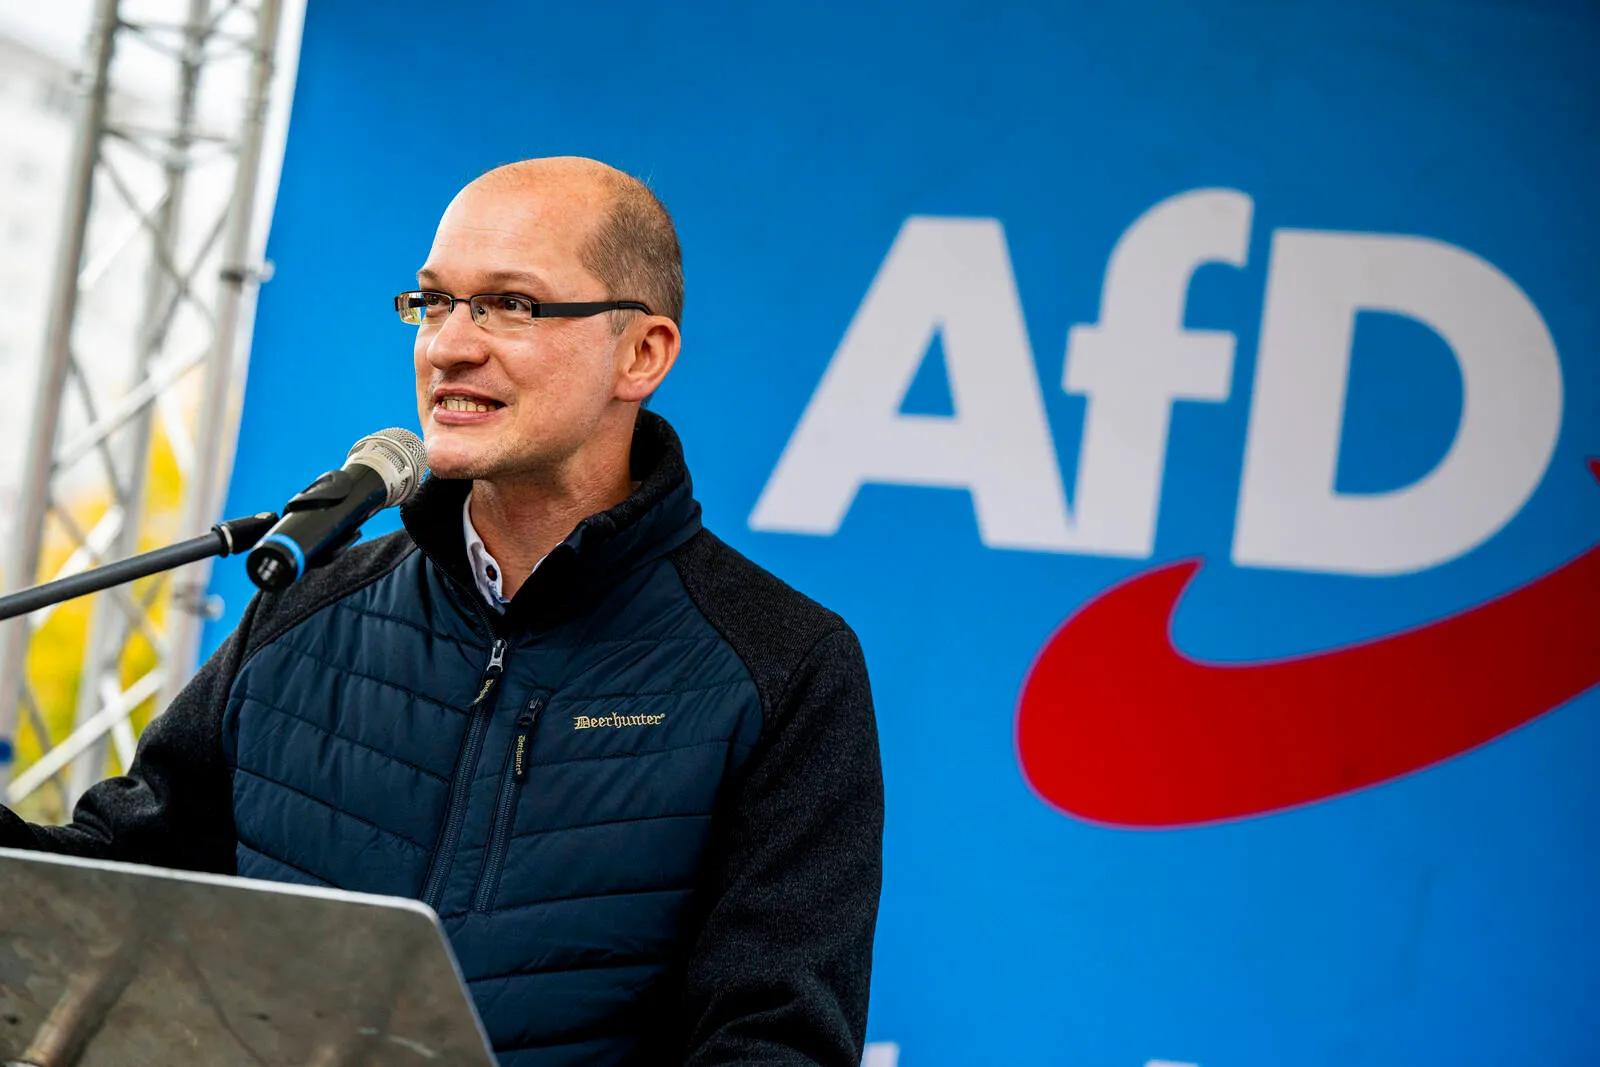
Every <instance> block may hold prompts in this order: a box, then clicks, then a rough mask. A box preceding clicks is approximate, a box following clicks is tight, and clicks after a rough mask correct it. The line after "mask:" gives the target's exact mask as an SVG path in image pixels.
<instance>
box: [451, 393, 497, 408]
mask: <svg viewBox="0 0 1600 1067" xmlns="http://www.w3.org/2000/svg"><path fill="white" fill-rule="evenodd" d="M439 406H440V407H442V408H444V409H445V410H446V411H493V410H494V409H493V408H491V407H490V406H489V405H488V404H480V403H478V402H477V401H475V400H468V399H467V398H466V397H464V396H444V397H440V398H439Z"/></svg>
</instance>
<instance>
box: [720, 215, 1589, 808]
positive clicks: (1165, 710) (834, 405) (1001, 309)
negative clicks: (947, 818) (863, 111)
mask: <svg viewBox="0 0 1600 1067" xmlns="http://www.w3.org/2000/svg"><path fill="white" fill-rule="evenodd" d="M1251 213H1252V204H1251V201H1250V199H1249V197H1247V196H1246V195H1244V194H1243V193H1240V192H1236V191H1233V190H1225V189H1204V190H1198V191H1194V192H1188V193H1184V194H1182V195H1179V196H1175V197H1172V198H1171V199H1169V200H1166V201H1163V202H1162V203H1160V204H1158V205H1156V206H1155V207H1154V208H1152V209H1150V210H1149V211H1148V212H1146V213H1145V214H1144V215H1142V216H1141V217H1140V218H1139V219H1138V220H1137V221H1135V222H1134V223H1133V225H1132V226H1130V227H1129V228H1128V230H1127V231H1126V232H1125V233H1124V234H1123V235H1122V237H1121V238H1120V239H1119V240H1118V242H1117V244H1116V247H1115V249H1114V250H1113V251H1112V254H1111V260H1110V263H1109V265H1108V266H1107V269H1106V276H1105V283H1104V288H1103V292H1102V294H1101V304H1100V321H1099V322H1097V323H1095V324H1093V325H1086V326H1078V327H1075V328H1073V329H1072V331H1071V333H1070V336H1069V338H1068V342H1067V357H1066V365H1065V368H1064V370H1063V373H1062V377H1061V386H1062V388H1063V389H1064V390H1066V391H1067V392H1068V393H1074V394H1079V395H1082V396H1083V397H1085V398H1086V400H1087V405H1086V409H1087V410H1086V416H1085V419H1084V426H1083V439H1082V447H1081V450H1080V460H1079V467H1078V471H1077V485H1076V491H1075V493H1074V495H1073V505H1074V506H1073V511H1072V513H1070V514H1069V512H1068V509H1067V506H1066V502H1065V496H1064V491H1063V486H1062V484H1061V480H1060V476H1059V473H1058V467H1057V463H1056V459H1055V454H1054V448H1053V445H1052V442H1051V440H1050V433H1049V429H1048V426H1047V422H1046V419H1045V414H1044V403H1043V395H1042V393H1041V389H1040V386H1039V382H1038V380H1037V378H1036V376H1035V371H1034V366H1035V364H1034V360H1033V354H1032V353H1031V352H1030V351H1029V347H1028V340H1027V334H1026V330H1025V329H1024V326H1023V320H1022V309H1021V306H1020V304H1019V301H1018V298H1017V292H1016V285H1015V282H1014V280H1013V276H1012V271H1011V264H1010V259H1009V256H1008V254H1007V251H1006V247H1005V238H1004V235H1003V234H1002V232H1001V229H1000V225H999V223H998V222H996V221H994V220H992V219H932V218H913V219H909V220H908V221H907V222H906V223H905V225H904V226H903V227H902V229H901V231H900V234H899V236H898V237H897V238H896V239H895V242H894V246H893V247H892V248H891V249H890V251H889V255H888V257H887V258H886V259H885V260H884V262H883V265H882V267H881V268H880V269H879V271H878V275H877V277H876V278H875V279H874V281H873V283H872V286H871V288H870V289H869V291H868V293H867V296H866V298H865V300H864V301H863V302H862V305H861V307H860V309H859V310H858V311H857V313H856V316H855V318H854V320H853V321H852V322H851V324H850V327H849V329H848V331H847V332H846V334H845V338H844V341H843V343H842V344H841V345H840V347H839V350H838V352H837V353H836V354H835V356H834V358H833V361H832V363H831V364H830V365H829V366H828V369H827V372H826V373H825V374H824V376H823V380H822V382H821V384H820V385H819V386H818V388H817V390H816V393H815V394H814V395H813V396H812V398H811V402H810V404H809V406H808V407H807V408H806V411H805V414H804V416H803V417H802V419H801V421H800V424H799V426H798V427H797V429H796V430H795V433H794V435H793V437H792V438H791V439H790V441H789V443H788V446H787V448H786V449H785V451H784V453H783V456H782V458H781V459H780V461H779V463H778V466H777V469H776V470H775V471H774V473H773V475H772V478H771V479H770V481H769V482H768V484H767V486H766V489H765V490H764V492H763V493H762V495H761V498H760V500H759V501H758V503H757V505H756V508H755V511H754V513H753V514H752V515H751V519H750V524H751V526H753V527H755V528H756V529H764V530H788V531H795V532H804V533H814V534H831V533H833V532H834V531H836V530H837V529H838V528H839V525H840V523H841V522H842V521H843V518H844V516H845V514H846V512H847V511H848V510H849V508H850V505H851V503H852V501H853V500H854V498H855V494H856V493H857V491H858V490H859V489H860V487H861V485H862V484H864V483H866V482H874V481H875V482H891V483H899V484H906V485H931V486H951V487H958V488H965V489H967V490H968V491H969V492H970V493H971V496H972V502H973V508H974V510H975V511H976V513H977V519H978V528H979V536H980V537H981V539H982V540H983V542H984V543H985V544H986V545H990V546H993V547H1005V548H1018V549H1031V550H1036V551H1048V552H1079V553H1098V554H1105V555H1112V556H1124V557H1132V558H1147V557H1149V556H1150V555H1151V552H1152V547H1153V545H1154V542H1155V525H1156V516H1157V513H1158V511H1159V503H1160V496H1161V486H1162V476H1163V472H1164V465H1165V459H1166V452H1167V436H1168V427H1169V424H1170V420H1171V413H1172V406H1173V405H1174V404H1176V403H1177V402H1179V401H1188V402H1193V403H1217V402H1220V401H1223V400H1226V399H1227V398H1228V395H1229V391H1230V389H1231V382H1232V378H1233V359H1234V344H1235V339H1234V336H1233V335H1232V334H1230V333H1224V332H1205V331H1191V330H1186V329H1185V328H1184V326H1183V321H1184V308H1185V304H1186V302H1187V299H1188V290H1189V282H1190V279H1191V277H1192V276H1193V274H1194V272H1195V270H1196V269H1197V268H1199V267H1200V266H1202V265H1205V264H1208V263H1225V264H1231V265H1233V266H1235V267H1242V266H1243V265H1244V264H1245V256H1246V250H1247V248H1248V246H1249V237H1250V226H1251ZM1363 310H1375V311H1383V312H1389V313H1393V314H1397V315H1404V316H1409V317H1410V318H1413V319H1416V320H1417V321H1419V322H1421V323H1423V324H1424V325H1426V326H1427V327H1429V328H1430V329H1432V330H1433V331H1434V332H1435V333H1437V334H1438V335H1439V336H1440V337H1441V338H1443V340H1444V341H1445V342H1446V344H1448V345H1449V347H1450V349H1451V352H1452V353H1453V355H1454V357H1455V360H1456V362H1457V364H1458V366H1459V369H1460V374H1461V380H1462V386H1463V403H1462V410H1461V414H1460V416H1459V421H1458V425H1457V427H1456V432H1455V437H1454V440H1453V443H1452V444H1451V446H1450V449H1449V451H1448V452H1447V453H1446V454H1445V456H1444V457H1443V458H1442V459H1441V460H1440V461H1439V462H1438V463H1437V464H1436V465H1435V466H1434V468H1433V469H1432V470H1431V471H1429V472H1427V473H1426V474H1425V475H1423V476H1422V477H1420V478H1419V479H1417V480H1416V481H1414V482H1412V483H1411V484H1410V485H1407V486H1404V487H1401V488H1398V489H1394V490H1391V491H1388V492H1382V493H1361V494H1354V493H1340V492H1338V491H1336V489H1335V472H1336V468H1337V465H1338V460H1339V453H1340V447H1341V441H1340V433H1341V427H1342V425H1343V416H1344V404H1345V394H1346V390H1347V386H1348V376H1349V369H1350V349H1351V341H1352V335H1353V330H1354V321H1355V317H1356V315H1357V313H1359V312H1361V311H1363ZM935 331H939V332H941V333H942V336H943V340H944V348H945V362H946V365H947V371H948V374H949V384H950V395H951V398H952V401H953V404H954V414H953V416H950V417H942V418H939V417H929V416H917V415H903V414H901V413H900V412H899V408H900V405H901V402H902V400H903V398H904V396H905V394H906V391H907V389H908V388H909V387H910V384H911V382H912V379H913V378H914V376H915V374H916V372H917V369H918V366H919V364H920V363H921V361H922V360H923V358H924V356H925V353H926V351H927V348H928V345H929V342H930V341H931V340H932V338H933V335H934V332H935ZM1562 403H1563V399H1562V380H1561V367H1560V363H1559V361H1558V358H1557V355H1556V350H1555V345H1554V344H1553V342H1552V341H1551V338H1550V334H1549V331H1548V330H1547V329H1546V328H1545V324H1544V322H1543V320H1542V319H1541V317H1540V315H1539V313H1538V311H1536V310H1535V308H1534V306H1533V304H1532V303H1531V302H1530V301H1529V300H1528V298H1527V296H1526V295H1524V294H1523V292H1522V290H1521V289H1519V288H1518V287H1517V285H1516V284H1515V283H1514V282H1512V281H1511V279H1509V278H1507V277H1506V276H1505V275H1504V274H1502V273H1501V272H1500V271H1498V270H1496V269H1495V268H1494V267H1493V266H1492V265H1490V264H1489V263H1486V262H1484V261H1483V260H1482V259H1480V258H1478V257H1477V256H1475V255H1473V254H1472V253H1470V252H1467V251H1464V250H1463V249H1460V248H1456V247H1454V246H1452V245H1448V244H1444V243H1442V242H1439V241H1434V240H1429V239H1427V238H1422V237H1399V236H1390V235H1383V234H1369V233H1333V232H1323V231H1311V230H1291V229H1281V230H1277V231H1275V232H1274V233H1273V237H1272V242H1271V260H1270V262H1269V264H1268V269H1267V288H1266V297H1265V303H1264V307H1263V310H1262V322H1261V332H1260V343H1259V347H1258V351H1257V355H1256V368H1255V382H1254V386H1253V389H1252V394H1251V407H1250V415H1249V426H1248V429H1247V438H1246V445H1245V456H1244V471H1243V477H1242V479H1241V483H1240V490H1239V498H1238V503H1237V510H1236V513H1235V524H1234V533H1233V544H1232V550H1231V557H1232V561H1233V563H1235V564H1237V565H1242V566H1255V567H1276V568H1292V569H1300V570H1307V571H1320V572H1330V573H1343V574H1365V575H1392V574H1403V573H1407V572H1411V571H1416V570H1420V569H1423V568H1427V567H1432V566H1437V565H1439V564H1441V563H1444V562H1446V561H1448V560H1450V559H1453V558H1455V557H1457V556H1460V555H1462V554H1464V553H1466V552H1468V551H1470V550H1471V549H1472V548H1474V547H1476V546H1477V545H1479V544H1481V543H1482V542H1484V541H1485V540H1486V539H1488V538H1489V537H1491V536H1493V535H1494V533H1495V532H1496V531H1497V530H1499V529H1500V528H1501V527H1502V526H1503V525H1504V524H1505V523H1506V522H1507V521H1508V520H1509V519H1510V518H1511V517H1512V516H1514V515H1515V514H1516V513H1517V511H1518V510H1520V509H1521V507H1522V505H1523V504H1524V503H1525V502H1526V500H1527V499H1528V497H1529V495H1530V494H1531V493H1532V492H1533V490H1534V488H1535V487H1536V486H1537V485H1538V484H1539V482H1540V481H1541V479H1542V478H1543V477H1544V474H1545V469H1546V467H1547V465H1548V464H1549V461H1550V457H1551V454H1552V452H1553V450H1554V448H1555V442H1556V436H1557V433H1558V431H1559V428H1560V425H1561V415H1562ZM1593 471H1594V474H1595V475H1596V477H1600V464H1595V465H1593ZM1574 473H1576V472H1574ZM1199 565H1200V564H1199V562H1198V561H1195V560H1189V561H1183V562H1179V563H1174V564H1168V565H1165V566H1161V567H1156V568H1154V569H1152V570H1150V571H1147V572H1146V573H1143V574H1140V575H1137V576H1135V577H1133V578H1131V579H1129V580H1128V581H1126V582H1123V583H1120V584H1119V585H1117V586H1115V587H1113V588H1111V589H1109V590H1106V591H1104V592H1103V593H1101V594H1100V595H1098V596H1096V597H1094V598H1093V599H1092V600H1090V601H1089V602H1088V603H1087V604H1084V605H1082V606H1080V607H1079V608H1078V609H1077V610H1076V611H1075V612H1074V613H1073V614H1072V616H1071V617H1070V618H1068V619H1067V620H1066V622H1064V623H1063V624H1062V626H1061V627H1060V628H1059V629H1058V630H1057V631H1056V633H1054V634H1053V635H1051V636H1050V638H1049V639H1048V640H1047V641H1046V642H1045V644H1044V647H1043V648H1042V649H1041V650H1040V652H1039V654H1038V656H1037V657H1036V659H1035V661H1034V664H1033V666H1032V668H1031V669H1030V670H1029V672H1028V676H1027V678H1026V680H1025V681H1024V683H1023V686H1022V691H1021V693H1020V696H1019V699H1018V709H1017V719H1016V742H1017V752H1018V760H1019V762H1020V764H1021V767H1022V770H1023V773H1024V774H1025V775H1026V776H1027V779H1028V781H1029V783H1030V784H1031V785H1032V786H1033V787H1034V788H1035V789H1036V790H1037V791H1038V792H1039V794H1040V795H1041V796H1042V797H1044V799H1046V800H1047V801H1049V802H1050V803H1052V804H1054V805H1055V806H1057V807H1059V808H1061V809H1062V810H1064V811H1067V812H1070V813H1072V814H1074V815H1077V816H1080V817H1082V818H1087V819H1091V820H1095V821H1098V822H1104V823H1109V824H1114V825H1120V826H1148V827H1161V826H1182V825H1192V824H1196V823H1205V822H1212V821H1216V820H1221V819H1230V818H1238V817H1241V816H1249V815H1256V814H1260V813H1263V812H1269V811H1275V810H1280V809H1283V808H1287V807H1291V806H1295V805H1299V804H1305V803H1311V802H1315V801H1318V800H1322V799H1325V798H1327V797H1331V796H1335V795H1337V794H1340V793H1344V792H1348V791H1350V790H1353V789H1359V788H1362V787H1364V786H1368V785H1372V784H1375V783H1378V782H1382V781H1386V780H1388V779H1391V778H1394V777H1396V776H1398V775H1402V774H1406V773H1408V772H1411V771H1414V770H1417V769H1419V768H1422V767H1425V766H1428V765H1430V764H1432V763H1435V762H1438V761H1440V760H1443V759H1446V758H1449V757H1451V756H1454V755H1456V754H1458V753H1460V752H1463V751H1465V750H1467V749H1469V748H1472V747H1474V746H1477V745H1480V744H1483V743H1485V742H1487V741H1489V740H1492V739H1493V738H1495V737H1498V736H1499V735H1501V734H1503V733H1505V732H1506V731H1507V730H1510V729H1512V728H1513V727H1516V726H1518V725H1520V724H1522V723H1524V722H1527V721H1529V720H1530V719H1532V718H1534V717H1536V716H1538V715H1541V714H1543V713H1544V712H1547V711H1549V710H1551V709H1552V708H1555V707H1557V706H1559V705H1561V704H1562V703H1565V702H1566V701H1568V700H1571V699H1572V698H1574V697H1576V696H1578V695H1579V694H1581V693H1583V692H1584V691H1586V690H1587V689H1589V688H1590V687H1592V686H1594V685H1595V684H1597V683H1600V627H1596V626H1595V625H1594V617H1593V616H1594V607H1595V598H1594V591H1595V590H1596V589H1600V546H1597V547H1595V548H1591V549H1590V550H1589V551H1587V552H1585V553H1583V554H1581V555H1580V556H1579V557H1577V558H1576V559H1574V560H1572V561H1571V562H1569V563H1568V564H1566V565H1565V566H1562V567H1560V568H1558V569H1556V570H1554V571H1552V572H1550V573H1549V574H1546V575H1543V576H1541V577H1538V578H1536V579H1534V580H1532V581H1529V582H1527V583H1525V584H1524V585H1522V586H1521V587H1519V588H1516V589H1513V590H1510V591H1509V592H1507V593H1505V594H1503V595H1501V596H1499V597H1497V598H1495V599H1493V600H1490V601H1487V602H1485V603H1482V604H1479V605H1477V606H1476V607H1473V608H1470V609H1468V610H1465V611H1461V612H1458V613H1456V614H1454V615H1451V616H1449V617H1446V618H1442V619H1436V620H1433V621H1431V622H1428V623H1425V624H1423V625H1420V626H1417V627H1415V628H1413V629H1411V630H1407V631H1404V632H1402V633H1396V634H1389V635H1386V636H1383V637H1380V638H1376V639H1374V640H1371V641H1366V642H1362V643H1360V644H1355V645H1351V646H1348V647H1345V648H1339V649H1328V650H1324V651H1320V652H1314V653H1311V654H1308V655H1304V656H1298V657H1294V658H1291V659H1285V660H1279V661H1272V662H1257V663H1241V662H1230V663H1226V664H1214V663H1204V662H1200V661H1197V660H1195V659H1193V658H1191V657H1189V656H1187V655H1185V654H1184V653H1183V652H1182V651H1180V650H1179V649H1177V648H1175V647H1174V646H1173V644H1172V638H1171V629H1172V628H1171V618H1172V614H1173V612H1174V611H1175V610H1176V606H1177V602H1178V599H1179V597H1180V596H1181V595H1182V593H1183V591H1184V589H1185V587H1186V586H1187V585H1188V583H1189V582H1190V580H1191V579H1192V578H1193V576H1194V574H1195V572H1196V570H1197V569H1198V567H1199Z"/></svg>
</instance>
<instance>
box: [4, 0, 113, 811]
mask: <svg viewBox="0 0 1600 1067" xmlns="http://www.w3.org/2000/svg"><path fill="white" fill-rule="evenodd" d="M117 6H118V0H97V2H96V4H95V15H94V29H93V30H92V31H91V35H90V57H91V58H90V67H89V69H90V81H89V87H88V93H87V98H86V100H85V104H84V110H83V119H82V122H81V124H80V125H79V127H78V130H77V133H76V135H75V137H74V141H73V148H72V165H71V169H70V170H69V172H68V173H69V174H70V176H71V177H70V181H69V184H68V188H69V189H70V190H71V193H70V195H69V196H68V198H67V207H66V217H65V224H64V225H63V226H62V243H61V248H60V252H59V254H58V255H57V258H56V265H55V277H54V278H53V279H52V289H51V298H50V317H49V320H48V322H47V325H46V330H45V351H44V365H43V366H42V367H41V368H40V370H39V384H38V388H37V390H36V391H35V400H34V405H33V411H32V415H33V420H34V422H33V428H32V433H31V434H30V436H29V440H28V454H27V459H26V460H25V461H24V465H23V476H22V494H21V498H20V500H19V501H18V507H17V510H16V514H15V517H14V519H13V521H14V522H15V524H16V525H15V526H14V527H13V530H12V536H11V552H10V553H9V558H8V559H7V566H6V575H5V577H6V582H7V584H8V585H9V586H10V587H11V588H12V589H21V588H23V587H24V586H27V585H30V584H31V583H32V582H33V580H34V578H35V577H36V575H37V574H38V569H39V553H40V550H41V548H42V547H43V543H44V524H45V512H46V510H47V509H48V507H49V503H50V474H51V467H52V461H53V459H54V453H55V445H56V432H57V430H58V428H59V426H60V421H61V404H60V401H61V394H62V390H63V387H64V386H65V384H66V378H67V367H68V364H69V363H70V362H71V359H72V324H73V321H74V320H75V319H76V317H77V309H78V273H79V271H80V269H81V268H82V265H83V251H84V244H85V242H86V239H87V237H88V230H89V208H90V205H91V202H92V200H93V194H94V173H95V164H96V163H97V162H98V161H99V158H100V137H99V133H100V130H101V129H102V128H103V127H104V126H105V118H106V100H107V96H108V94H109V91H110V82H111V78H110V74H111V56H112V51H113V48H114V46H115V41H116V34H117ZM0 628H3V629H4V631H5V633H4V637H3V641H0V744H3V745H4V746H5V747H4V750H3V751H0V785H4V784H5V783H6V782H8V781H10V779H11V763H12V753H13V751H14V750H13V748H12V745H13V744H14V742H15V738H16V732H17V711H18V707H19V701H20V697H21V693H22V687H23V685H24V684H25V676H26V666H27V662H26V661H27V654H28V625H27V620H26V619H15V620H12V621H11V622H10V623H8V624H6V625H4V626H3V627H0ZM41 743H43V744H48V739H44V738H42V739H41Z"/></svg>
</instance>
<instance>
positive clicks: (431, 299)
mask: <svg viewBox="0 0 1600 1067" xmlns="http://www.w3.org/2000/svg"><path fill="white" fill-rule="evenodd" d="M422 300H423V303H424V305H425V306H427V307H431V308H436V307H439V306H440V305H442V304H447V303H449V301H448V300H446V299H445V297H444V296H443V295H442V294H440V293H423V294H422Z"/></svg>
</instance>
